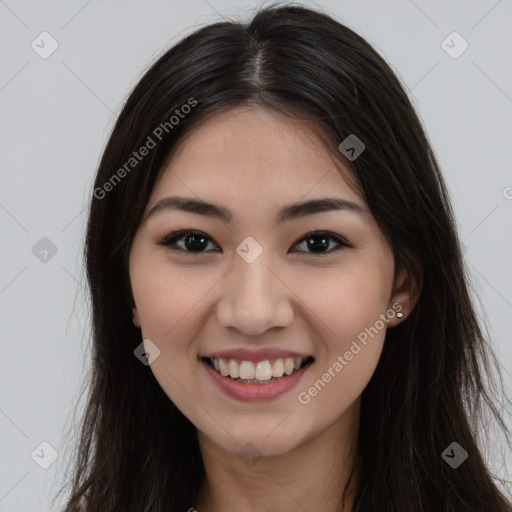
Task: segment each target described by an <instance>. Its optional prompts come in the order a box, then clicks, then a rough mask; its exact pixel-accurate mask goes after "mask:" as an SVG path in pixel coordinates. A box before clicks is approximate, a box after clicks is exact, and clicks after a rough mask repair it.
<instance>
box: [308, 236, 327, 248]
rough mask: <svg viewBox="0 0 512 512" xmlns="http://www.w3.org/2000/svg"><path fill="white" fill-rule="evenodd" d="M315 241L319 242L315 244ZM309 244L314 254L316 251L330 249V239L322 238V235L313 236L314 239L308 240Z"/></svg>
mask: <svg viewBox="0 0 512 512" xmlns="http://www.w3.org/2000/svg"><path fill="white" fill-rule="evenodd" d="M315 240H316V241H317V242H316V243H315ZM307 242H308V246H309V248H310V249H311V250H313V252H314V250H315V249H327V247H329V240H328V238H327V237H325V236H322V235H316V236H312V237H310V238H308V240H307ZM320 252H321V251H320Z"/></svg>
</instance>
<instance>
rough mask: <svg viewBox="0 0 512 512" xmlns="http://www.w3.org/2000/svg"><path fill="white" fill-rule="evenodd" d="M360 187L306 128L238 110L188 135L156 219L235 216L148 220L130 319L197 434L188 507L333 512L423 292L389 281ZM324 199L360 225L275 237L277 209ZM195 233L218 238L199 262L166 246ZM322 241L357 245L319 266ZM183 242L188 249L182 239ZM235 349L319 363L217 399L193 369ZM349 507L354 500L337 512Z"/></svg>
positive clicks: (319, 226) (138, 242)
mask: <svg viewBox="0 0 512 512" xmlns="http://www.w3.org/2000/svg"><path fill="white" fill-rule="evenodd" d="M351 179H352V180H353V175H352V173H351V171H350V169H349V167H348V165H344V164H342V163H340V162H339V161H334V160H333V159H332V157H331V156H329V154H328V152H327V151H326V149H325V147H324V146H322V144H321V142H320V141H319V140H318V138H317V137H316V136H315V135H314V133H313V132H312V131H311V129H310V126H309V125H307V124H306V121H303V120H302V121H301V120H294V119H290V118H288V117H286V116H283V115H282V114H280V113H277V112H275V111H271V110H268V109H262V108H249V107H238V108H236V109H231V110H228V111H226V112H223V113H219V114H216V115H215V116H213V117H212V118H210V119H208V120H207V121H206V122H204V123H203V124H201V125H200V126H199V127H197V128H195V129H194V130H193V131H191V132H190V133H189V134H188V135H187V136H186V137H185V138H184V139H183V140H182V142H181V144H180V146H179V147H178V149H177V151H175V152H174V153H173V154H172V156H171V158H170V159H169V160H168V162H167V163H166V165H165V167H164V169H163V172H162V175H161V177H160V179H159V180H158V181H157V183H156V184H155V187H154V189H153V192H152V195H151V197H150V200H149V202H148V206H147V208H146V214H147V213H148V212H149V211H150V210H151V209H152V207H153V206H154V205H155V204H156V203H157V202H158V201H159V200H160V199H162V198H164V197H167V196H171V195H179V196H186V197H192V198H198V197H199V198H201V199H203V200H205V201H208V202H212V203H215V204H219V205H222V206H224V207H226V208H229V210H231V212H232V213H233V219H232V220H231V221H230V222H229V223H227V222H225V221H221V220H219V219H214V218H210V217H206V216H202V215H198V214H193V213H188V212H182V211H177V210H162V211H160V212H158V213H156V214H154V215H151V216H149V217H147V218H146V214H145V216H144V218H143V221H142V222H141V224H140V226H139V228H138V231H137V233H136V236H135V238H134V240H133V244H132V247H131V250H130V261H129V264H130V279H131V284H132V290H133V296H134V303H135V306H134V308H133V322H134V325H136V326H137V327H140V328H141V332H142V338H143V339H150V340H151V341H152V343H154V344H155V345H157V346H158V348H159V350H160V355H159V356H158V357H157V358H156V359H155V360H154V361H153V362H152V363H151V365H150V368H151V371H152V372H153V373H154V375H155V377H156V379H157V380H158V382H159V383H160V385H161V386H162V388H163V390H164V391H165V393H166V394H167V395H168V396H169V398H170V399H171V400H172V401H173V402H174V403H175V404H176V405H177V407H178V408H179V409H180V410H181V411H182V412H183V414H185V416H187V417H188V418H189V419H190V421H191V422H192V423H193V424H194V425H195V426H196V428H197V430H198V438H199V444H200V449H201V452H202V456H203V461H204V464H205V469H206V475H207V478H206V482H205V485H204V487H203V490H202V493H201V497H200V499H199V502H198V503H195V504H191V506H194V507H195V508H196V509H197V510H198V511H199V512H220V511H223V512H226V511H228V512H230V511H235V510H236V511H237V512H252V511H259V512H261V511H268V512H280V511H290V510H322V511H325V512H329V511H334V510H336V504H337V502H338V500H339V499H340V497H341V491H342V489H343V487H344V485H345V483H346V481H347V478H348V474H349V472H350V470H351V468H352V466H353V464H354V460H355V459H354V458H355V457H356V454H357V430H358V425H359V406H360V395H361V393H362V391H363V390H364V388H365V386H366V385H367V383H368V381H369V379H370V377H371V375H372V373H373V371H374V369H375V367H376V365H377V362H378V360H379V357H380V354H381V351H382V347H383V343H384V337H385V333H386V328H393V327H394V326H396V325H397V324H398V323H399V322H402V321H404V320H405V319H406V318H407V315H408V314H409V313H410V311H411V310H412V308H413V307H414V304H415V302H416V300H417V296H418V288H417V286H416V283H415V282H414V280H413V278H412V277H411V276H410V275H409V274H408V273H406V272H405V271H399V272H398V271H397V275H396V282H395V285H394V277H395V264H394V258H393V254H392V250H391V247H390V246H389V244H388V243H387V242H386V240H385V238H384V236H383V235H382V233H381V231H380V229H379V228H378V226H377V223H376V221H375V219H374V218H373V216H372V215H371V213H370V210H369V209H368V206H367V205H366V203H365V202H364V200H363V199H362V198H361V197H360V195H359V194H358V193H357V192H356V190H354V187H353V186H350V184H349V181H350V180H351ZM322 196H330V197H332V196H336V197H340V198H344V199H348V200H351V201H353V202H355V203H357V204H358V205H360V206H361V208H362V209H363V214H361V215H359V214H356V213H352V212H350V211H328V212H321V213H315V214H312V215H309V216H307V217H304V218H300V219H296V220H291V221H288V222H285V223H283V224H279V225H276V223H275V219H274V218H275V215H276V212H277V211H278V210H279V209H280V208H281V207H282V206H284V205H288V204H290V203H294V202H298V201H304V200H308V199H313V198H319V197H322ZM185 228H186V229H191V230H192V229H193V230H198V231H201V232H203V233H205V234H207V235H208V236H209V237H210V241H209V243H208V246H207V247H206V249H205V251H203V252H202V253H193V252H190V250H189V253H185V252H173V251H172V250H171V248H169V247H164V246H160V245H156V244H157V243H158V242H159V241H160V240H161V239H162V238H164V237H165V236H166V235H168V234H169V233H171V232H172V231H177V230H179V229H185ZM315 230H323V231H329V232H332V233H334V234H337V235H340V236H341V237H342V238H344V239H345V240H346V241H348V242H349V243H350V244H351V245H352V246H353V247H350V248H349V247H343V246H341V247H340V249H339V250H337V251H336V250H332V251H330V253H329V254H326V255H324V256H316V255H315V253H314V247H313V249H312V248H311V246H309V247H308V245H307V244H306V243H305V242H303V241H302V242H301V239H302V238H303V237H304V235H306V234H308V233H310V232H311V231H315ZM248 236H251V237H253V238H254V239H255V240H256V241H257V242H258V244H259V245H260V246H261V247H262V249H263V252H262V253H261V255H260V256H259V257H258V258H257V259H256V260H255V261H254V262H252V263H250V264H249V263H247V262H246V261H245V260H244V259H242V258H241V257H240V256H239V255H238V254H237V252H236V248H237V246H238V245H239V244H240V243H241V242H242V241H243V240H244V239H245V238H246V237H248ZM178 244H179V246H181V247H182V248H185V247H186V245H185V241H184V240H183V239H182V240H181V241H179V242H178ZM334 247H339V245H338V243H337V241H336V239H331V242H330V244H329V250H330V249H331V248H334ZM215 248H219V249H220V251H217V252H215V251H214V249H215ZM396 303H399V304H400V305H401V311H402V312H403V313H404V316H403V318H401V319H398V318H397V317H396V316H394V317H393V318H391V319H390V320H389V322H388V323H387V326H385V327H384V328H382V329H380V330H379V332H378V334H377V335H374V336H373V338H369V341H368V343H367V344H366V345H365V346H363V345H362V344H361V343H359V345H361V347H362V350H361V351H360V352H359V353H357V355H354V357H353V359H352V360H351V361H349V362H348V364H347V365H346V366H344V367H343V369H342V371H339V372H338V373H335V375H336V376H335V377H334V378H332V379H331V381H330V382H329V383H328V384H326V385H325V387H324V388H323V389H322V390H321V391H320V392H318V393H317V394H316V396H314V397H312V398H311V400H310V401H309V403H307V404H303V403H300V402H299V400H298V399H297V395H298V393H299V392H301V391H307V390H308V388H310V387H311V386H312V385H313V384H314V383H315V382H316V381H317V380H318V379H321V378H322V374H324V373H325V372H326V371H327V370H328V368H330V367H331V368H332V367H333V364H334V363H335V362H336V360H337V358H338V356H339V355H342V356H343V354H344V353H345V352H346V351H347V350H349V347H350V346H351V343H352V342H353V340H355V339H356V338H357V336H358V334H359V333H361V332H362V331H364V330H365V328H368V327H370V326H374V325H375V323H376V321H377V320H378V319H379V315H381V314H385V313H386V311H389V310H390V308H392V305H393V304H395V305H396ZM241 347H245V348H261V347H279V348H284V349H290V350H295V351H299V352H305V353H308V354H311V355H312V356H313V357H314V358H315V362H314V363H313V365H312V366H311V367H310V368H309V370H308V371H307V372H306V373H305V375H304V377H303V378H302V380H301V382H300V383H299V384H298V386H297V387H296V388H294V389H293V390H291V391H290V392H287V393H285V394H284V395H282V396H280V397H277V398H274V399H272V400H267V401H263V402H241V401H239V400H235V399H233V398H230V397H228V396H226V395H225V394H223V393H222V392H221V391H220V390H219V389H218V388H217V386H216V385H215V384H213V383H212V380H211V378H210V376H209V375H208V374H206V372H204V369H203V368H202V366H201V363H200V362H199V360H198V355H199V354H207V353H209V352H213V351H217V350H225V349H229V348H241ZM247 443H251V446H253V447H254V448H253V450H254V452H255V455H257V457H256V458H255V459H254V460H253V461H252V462H249V463H248V462H247V461H244V460H241V458H240V457H239V456H237V452H238V451H239V450H240V449H241V448H242V447H244V445H246V444H247ZM356 481H357V473H356V478H355V479H354V483H356ZM351 489H352V490H353V488H351ZM352 505H353V495H349V499H348V501H347V503H346V504H345V507H344V508H343V510H344V511H349V510H351V509H352Z"/></svg>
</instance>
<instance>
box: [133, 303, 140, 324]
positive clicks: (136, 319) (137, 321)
mask: <svg viewBox="0 0 512 512" xmlns="http://www.w3.org/2000/svg"><path fill="white" fill-rule="evenodd" d="M132 321H133V325H135V327H139V328H140V319H139V312H138V311H137V306H133V308H132Z"/></svg>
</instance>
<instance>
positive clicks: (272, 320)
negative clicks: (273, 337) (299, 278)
mask: <svg viewBox="0 0 512 512" xmlns="http://www.w3.org/2000/svg"><path fill="white" fill-rule="evenodd" d="M264 254H265V251H263V253H262V254H261V255H260V256H259V257H258V258H257V259H256V260H255V261H253V262H252V263H248V262H246V261H245V260H244V259H242V258H241V257H238V256H237V257H236V258H235V261H234V265H233V268H232V270H231V271H230V272H229V273H228V276H226V279H225V280H224V284H223V289H222V295H221V298H220V299H219V302H218V304H217V320H218V321H219V323H220V324H221V325H222V326H223V327H226V328H228V327H232V328H235V329H237V330H239V331H240V332H243V333H244V334H247V335H252V336H257V335H261V334H263V333H264V332H265V331H267V330H268V329H272V328H274V327H286V326H288V325H290V324H291V323H292V321H293V318H294V310H293V292H292V291H291V290H290V288H292V287H290V288H289V287H288V286H287V285H286V283H285V281H284V279H283V278H282V276H280V275H279V271H278V270H277V269H276V268H275V265H274V266H273V265H272V264H271V262H270V261H269V259H268V258H266V257H264ZM273 267H274V268H273Z"/></svg>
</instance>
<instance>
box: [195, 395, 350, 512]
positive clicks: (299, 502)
mask: <svg viewBox="0 0 512 512" xmlns="http://www.w3.org/2000/svg"><path fill="white" fill-rule="evenodd" d="M358 426H359V401H357V402H355V403H354V404H353V405H352V406H351V407H350V408H349V409H348V410H347V411H345V413H344V414H343V415H342V416H341V417H340V418H338V420H336V422H335V423H333V424H331V425H330V426H329V427H328V428H327V429H325V430H324V431H323V432H321V433H319V434H318V435H316V436H315V437H312V438H310V439H308V440H307V441H305V442H303V443H301V444H300V445H298V446H296V447H295V448H294V449H293V450H291V451H289V452H287V453H283V454H280V455H269V456H263V457H261V458H258V459H254V460H253V461H252V462H251V463H247V462H246V464H242V463H241V461H240V459H239V457H238V456H237V455H236V454H235V453H231V452H227V451H226V450H223V449H222V448H220V447H219V446H218V445H216V444H215V443H213V441H212V440H211V439H209V438H207V437H206V436H205V435H204V434H202V433H201V432H198V439H199V446H200V448H201V453H202V457H203V463H204V466H205V472H206V478H205V481H204V484H203V487H202V490H201V493H200V497H199V499H198V502H197V504H196V507H195V509H196V510H197V512H234V511H236V512H256V511H258V512H262V511H264V512H285V511H286V512H289V511H290V510H322V511H323V512H350V511H352V508H353V505H354V499H355V496H356V493H357V484H358V479H359V474H358V471H357V469H354V468H356V460H357V432H358ZM353 469H354V474H353V476H352V478H351V480H350V482H349V476H350V473H351V471H352V470H353ZM345 486H347V492H346V498H345V502H344V503H343V504H342V503H341V498H342V494H343V489H344V488H345Z"/></svg>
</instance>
